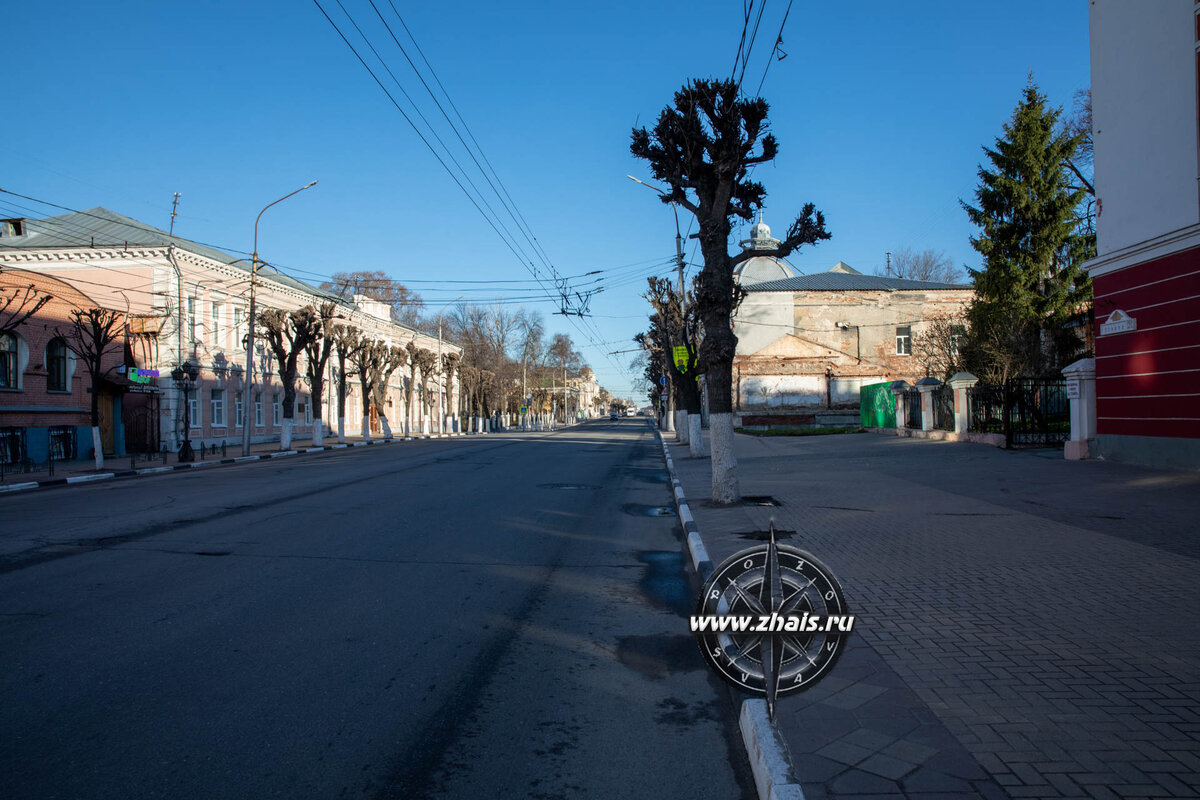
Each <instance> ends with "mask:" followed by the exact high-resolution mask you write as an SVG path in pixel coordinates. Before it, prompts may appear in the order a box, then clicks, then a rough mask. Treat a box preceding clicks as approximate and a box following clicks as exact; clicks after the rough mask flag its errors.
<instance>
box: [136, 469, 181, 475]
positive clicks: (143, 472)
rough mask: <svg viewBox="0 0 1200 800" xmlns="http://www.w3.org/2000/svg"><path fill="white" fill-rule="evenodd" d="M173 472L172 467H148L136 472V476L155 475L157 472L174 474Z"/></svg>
mask: <svg viewBox="0 0 1200 800" xmlns="http://www.w3.org/2000/svg"><path fill="white" fill-rule="evenodd" d="M174 471H175V468H174V467H148V468H146V469H139V470H138V471H137V474H138V475H155V474H157V473H159V472H174Z"/></svg>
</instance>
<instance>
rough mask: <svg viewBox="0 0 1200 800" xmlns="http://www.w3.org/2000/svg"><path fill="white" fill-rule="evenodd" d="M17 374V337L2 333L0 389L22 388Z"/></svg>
mask: <svg viewBox="0 0 1200 800" xmlns="http://www.w3.org/2000/svg"><path fill="white" fill-rule="evenodd" d="M19 377H20V376H19V375H18V374H17V337H16V336H14V335H13V334H11V333H0V389H18V388H20V380H19Z"/></svg>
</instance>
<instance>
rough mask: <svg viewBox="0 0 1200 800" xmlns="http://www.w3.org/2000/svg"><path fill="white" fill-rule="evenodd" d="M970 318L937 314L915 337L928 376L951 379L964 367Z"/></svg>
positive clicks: (915, 351) (915, 350) (918, 357)
mask: <svg viewBox="0 0 1200 800" xmlns="http://www.w3.org/2000/svg"><path fill="white" fill-rule="evenodd" d="M966 335H967V321H966V318H965V317H961V316H957V317H956V316H944V315H943V316H934V317H929V318H927V319H925V320H924V321H923V322H922V323H921V330H920V331H918V332H917V333H916V334H914V335H913V337H912V354H913V358H915V359H916V360H917V362H918V363H920V364H921V365H922V366H923V367H924V368H925V374H926V375H927V376H933V377H935V378H939V379H941V380H942V381H948V380H950V378H951V377H953V376H954V373H956V372H960V371H962V364H963V347H964V345H965V344H966Z"/></svg>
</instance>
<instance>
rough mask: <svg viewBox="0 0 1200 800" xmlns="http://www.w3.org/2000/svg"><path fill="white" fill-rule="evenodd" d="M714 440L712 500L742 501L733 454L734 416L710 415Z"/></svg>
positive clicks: (710, 428)
mask: <svg viewBox="0 0 1200 800" xmlns="http://www.w3.org/2000/svg"><path fill="white" fill-rule="evenodd" d="M708 432H709V436H710V437H711V439H712V499H713V502H714V503H735V502H737V501H738V500H739V499H741V496H742V494H741V489H740V487H739V486H738V479H737V458H736V457H735V456H734V454H733V414H732V413H730V412H723V413H720V414H714V413H710V414H709V415H708Z"/></svg>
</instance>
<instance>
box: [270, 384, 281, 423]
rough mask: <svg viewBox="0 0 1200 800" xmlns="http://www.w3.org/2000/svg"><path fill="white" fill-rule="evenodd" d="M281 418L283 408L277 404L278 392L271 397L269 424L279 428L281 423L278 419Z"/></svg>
mask: <svg viewBox="0 0 1200 800" xmlns="http://www.w3.org/2000/svg"><path fill="white" fill-rule="evenodd" d="M282 416H283V406H281V405H280V404H279V392H275V394H273V395H271V424H272V425H274V426H275V427H277V428H278V427H279V426H280V425H282V424H283V423H282V422H281V421H280V418H281V417H282Z"/></svg>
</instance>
